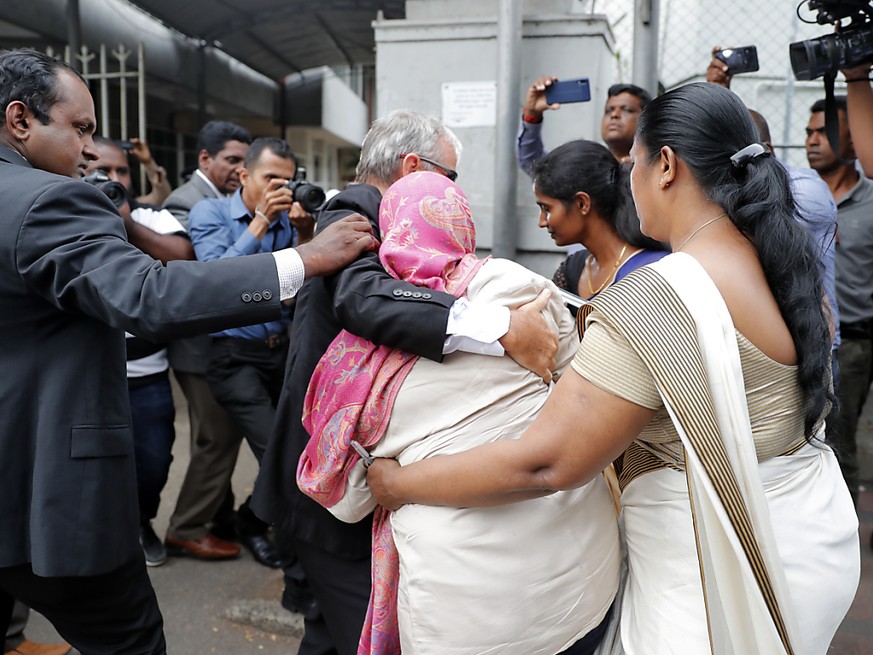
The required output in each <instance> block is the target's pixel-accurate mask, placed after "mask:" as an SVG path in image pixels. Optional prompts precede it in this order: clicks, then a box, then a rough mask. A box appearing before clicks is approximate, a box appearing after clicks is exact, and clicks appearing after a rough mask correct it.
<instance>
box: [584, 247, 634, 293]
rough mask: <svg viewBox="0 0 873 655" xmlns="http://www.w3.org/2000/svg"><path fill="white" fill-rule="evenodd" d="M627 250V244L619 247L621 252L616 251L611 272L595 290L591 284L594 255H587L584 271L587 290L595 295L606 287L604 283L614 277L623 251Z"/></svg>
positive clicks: (622, 256)
mask: <svg viewBox="0 0 873 655" xmlns="http://www.w3.org/2000/svg"><path fill="white" fill-rule="evenodd" d="M626 251H627V244H624V247H623V248H622V249H621V252H620V253H618V259H616V260H615V266H613V267H612V273H611V274H610V275H609V276H607V278H606V279H605V280H604V281H603V284H601V285H600V286H599V287H597V290H596V291H595V290H594V286H593V285H592V284H591V262H593V261H594V255H588V257H586V258H585V271H586V277H587V278H588V291H590V292H591V295H592V296H596V295H597V294H598V293H600V292H601V291H603V289H605V288H606V285H607V284H609V281H610V280H611V279H612V278H614V277H615V274H616V272H617V271H618V267H619V266H621V260H622V259H623V258H624V253H625V252H626Z"/></svg>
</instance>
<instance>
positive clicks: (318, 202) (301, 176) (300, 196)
mask: <svg viewBox="0 0 873 655" xmlns="http://www.w3.org/2000/svg"><path fill="white" fill-rule="evenodd" d="M286 186H287V187H288V188H289V189H291V193H292V195H293V196H294V202H299V203H300V206H301V207H303V209H305V210H306V211H307V212H309V213H310V214H311V213H312V212H314V211H317V210H318V209H319V208H320V207H321V206H322V205H323V204H324V201H325V199H326V198H327V196H326V195H325V193H324V189H322V188H321V187H320V186H316V185H315V184H310V183H309V182H307V181H306V169H305V168H303V167H302V166H301V167H299V168H298V169H297V174H296V175H295V176H294V179H293V180H291V181H290V182H288V184H287V185H286Z"/></svg>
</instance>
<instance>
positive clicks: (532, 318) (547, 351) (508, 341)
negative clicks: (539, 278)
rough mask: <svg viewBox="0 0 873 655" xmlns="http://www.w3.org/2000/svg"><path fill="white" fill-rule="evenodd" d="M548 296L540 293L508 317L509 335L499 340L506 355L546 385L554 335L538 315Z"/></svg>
mask: <svg viewBox="0 0 873 655" xmlns="http://www.w3.org/2000/svg"><path fill="white" fill-rule="evenodd" d="M550 296H551V293H550V291H549V290H548V289H543V290H542V291H541V292H540V294H539V295H538V296H537V297H536V298H535V299H534V300H532V301H531V302H529V303H527V304H526V305H522V306H521V307H519V308H518V309H513V310H511V311H510V313H509V331H508V332H507V333H506V334H505V335H503V336H502V337H501V338H500V345H501V346H503V349H504V350H505V351H506V354H507V355H509V356H510V357H512V358H513V359H514V360H515V361H516V362H518V363H519V364H520V365H521V366H524V367H525V368H526V369H527V370H529V371H531V372H533V373H536V374H537V375H539V376H540V377H541V378H542V379H543V381H544V382H545V383H546V384H548V383H549V382H551V381H552V371H553V370H554V369H555V364H556V362H555V355H556V354H557V352H558V335H556V334H555V333H554V332H552V330H551V329H550V328H549V325H548V323H546V321H545V319H544V318H543V317H542V313H541V312H542V311H543V309H545V307H546V305H547V304H548V302H549V297H550Z"/></svg>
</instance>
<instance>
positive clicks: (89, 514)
mask: <svg viewBox="0 0 873 655" xmlns="http://www.w3.org/2000/svg"><path fill="white" fill-rule="evenodd" d="M0 234H2V237H0V371H2V375H0V452H2V456H0V481H2V482H0V485H2V493H0V567H8V566H15V565H19V564H26V563H31V564H32V566H33V570H34V572H35V573H36V574H37V575H41V576H83V575H96V574H100V573H104V572H108V571H111V570H113V569H115V568H117V567H119V566H120V565H121V564H123V563H125V562H126V561H128V560H130V558H132V557H142V554H141V552H140V549H139V544H138V542H137V537H138V530H137V527H138V520H139V512H138V509H137V501H136V473H135V470H134V462H133V441H132V432H131V427H130V407H129V401H128V393H127V380H126V377H125V346H124V331H125V330H127V331H129V332H131V333H133V334H136V335H137V336H140V337H144V338H146V339H150V340H152V341H158V342H161V341H166V340H168V339H171V338H177V337H180V336H186V335H189V334H195V333H200V332H209V331H213V330H220V329H224V328H226V327H231V326H234V325H242V324H250V323H261V322H264V321H268V320H272V319H274V318H277V317H278V316H279V288H278V275H277V273H276V265H275V261H274V259H273V257H272V255H270V254H264V255H255V256H252V257H238V258H232V259H226V260H222V261H220V262H209V263H202V262H171V263H170V264H169V265H167V266H166V267H165V266H162V265H161V263H160V262H157V261H155V260H154V259H152V258H151V257H149V256H148V255H145V254H144V253H142V252H141V251H140V250H139V249H137V248H135V247H134V246H132V245H130V244H129V243H128V242H127V240H126V235H125V231H124V225H123V222H122V220H121V217H120V216H119V214H118V212H117V211H116V210H115V208H114V207H113V205H112V203H111V202H110V201H109V200H108V198H106V196H104V195H103V194H102V193H101V192H100V191H99V190H97V189H96V188H95V187H93V186H91V185H89V184H86V183H84V182H81V181H77V180H71V179H70V178H67V177H62V176H58V175H53V174H51V173H47V172H45V171H41V170H35V169H33V168H31V167H30V165H29V164H28V163H27V162H26V161H25V160H24V159H23V158H22V157H21V156H20V155H19V154H18V153H16V152H14V151H13V150H11V149H9V148H6V147H2V146H0ZM255 291H257V292H259V294H258V295H257V296H256V297H257V298H263V299H262V300H259V301H255V300H253V295H254V292H255Z"/></svg>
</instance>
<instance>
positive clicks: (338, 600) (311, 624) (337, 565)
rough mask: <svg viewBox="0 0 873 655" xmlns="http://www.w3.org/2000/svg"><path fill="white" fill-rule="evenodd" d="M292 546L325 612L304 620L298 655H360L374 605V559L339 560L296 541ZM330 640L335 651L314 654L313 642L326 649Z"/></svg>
mask: <svg viewBox="0 0 873 655" xmlns="http://www.w3.org/2000/svg"><path fill="white" fill-rule="evenodd" d="M290 543H292V544H293V546H294V552H295V553H296V554H297V559H298V560H299V561H300V564H301V565H302V566H303V570H304V572H305V573H306V580H307V582H308V583H309V588H310V589H311V590H312V593H313V594H314V595H315V598H316V600H317V601H318V606H319V609H320V610H321V615H320V616H318V617H316V618H314V619H312V620H310V619H309V618H306V619H305V620H304V636H303V643H301V644H300V651H299V653H298V655H309V654H310V653H313V652H329V653H338V655H356V654H357V652H358V641H360V639H361V630H362V629H363V627H364V619H365V618H366V617H367V605H369V603H370V558H369V557H366V558H364V559H359V560H352V559H348V558H345V557H339V556H337V555H334V554H333V553H329V552H327V551H326V550H323V549H321V548H319V547H318V546H315V545H313V544H310V543H307V542H305V541H300V540H299V539H295V538H290ZM326 640H329V641H328V642H327V643H330V642H332V643H333V650H320V651H315V650H312V648H313V647H314V644H313V642H318V643H320V644H321V645H323V644H324V643H325V641H326Z"/></svg>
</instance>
